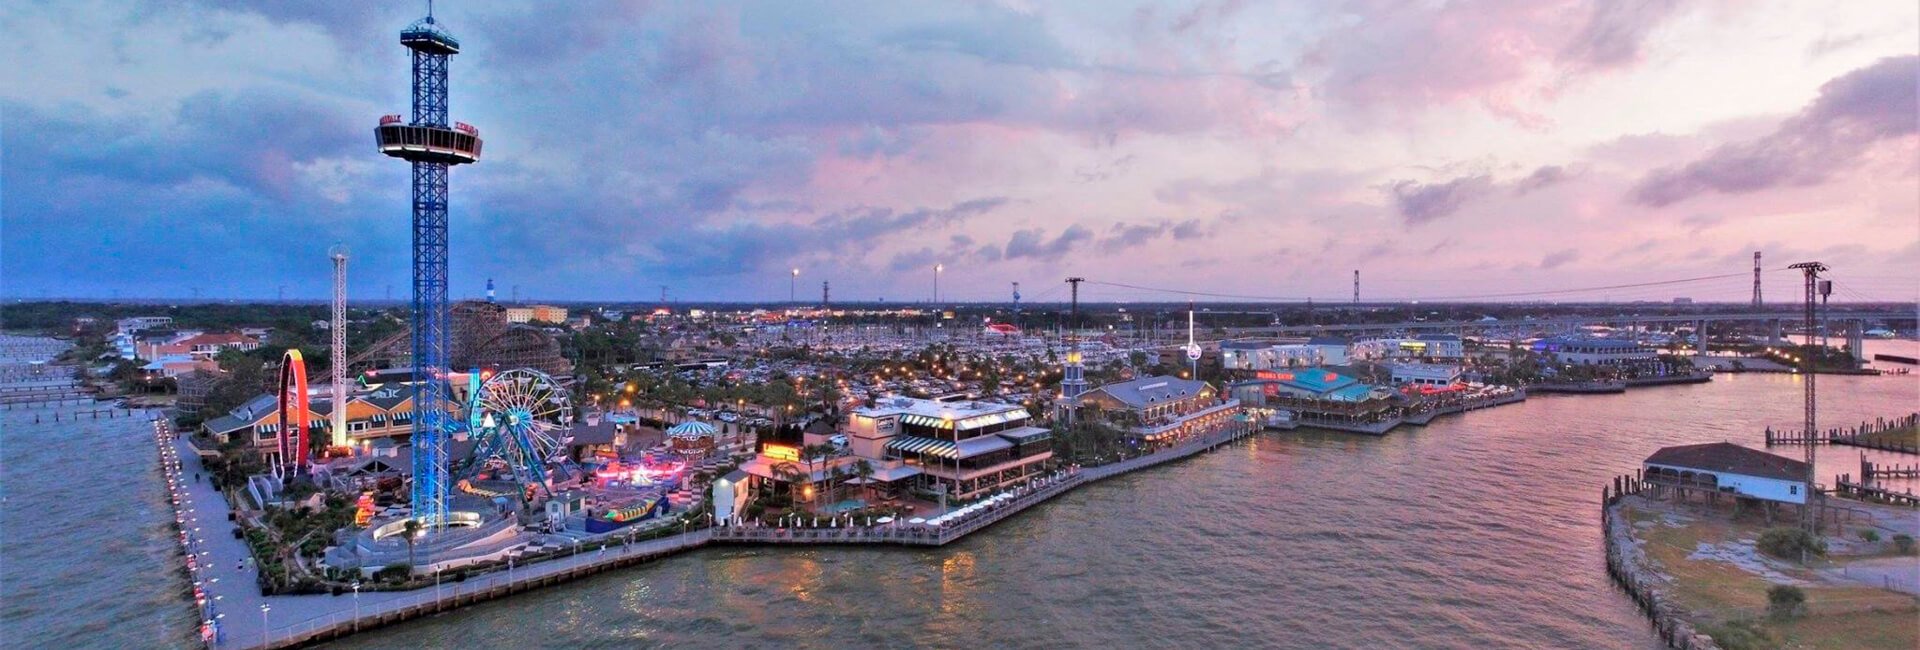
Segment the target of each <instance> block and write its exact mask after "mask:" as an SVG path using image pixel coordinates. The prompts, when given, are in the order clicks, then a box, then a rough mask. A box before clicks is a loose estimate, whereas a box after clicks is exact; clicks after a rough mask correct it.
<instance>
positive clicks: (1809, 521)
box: [1787, 262, 1827, 534]
mask: <svg viewBox="0 0 1920 650" xmlns="http://www.w3.org/2000/svg"><path fill="white" fill-rule="evenodd" d="M1787 268H1792V269H1800V270H1801V271H1803V272H1805V274H1806V290H1807V295H1806V312H1805V314H1804V316H1805V320H1804V322H1803V326H1804V327H1806V335H1807V344H1806V346H1805V347H1803V348H1802V349H1801V350H1800V374H1801V378H1800V379H1801V381H1802V382H1804V383H1802V384H1801V397H1802V402H1803V403H1802V407H1803V411H1804V415H1805V421H1804V422H1803V425H1804V426H1805V427H1806V429H1805V431H1806V434H1807V445H1806V446H1807V503H1806V505H1803V506H1801V507H1800V527H1801V528H1803V529H1805V530H1806V531H1807V533H1808V534H1812V533H1813V529H1814V525H1815V523H1817V520H1816V519H1815V518H1814V516H1813V502H1814V498H1815V497H1817V496H1819V491H1818V490H1815V489H1814V487H1813V486H1814V471H1815V470H1814V468H1813V461H1814V457H1815V453H1814V450H1816V449H1819V448H1820V446H1819V445H1816V444H1814V441H1815V436H1817V435H1819V429H1818V426H1819V422H1818V419H1817V418H1816V417H1815V409H1814V407H1815V404H1817V403H1818V401H1819V400H1818V397H1819V391H1818V387H1817V382H1816V381H1815V380H1816V378H1817V377H1819V375H1816V374H1814V364H1813V351H1814V340H1813V334H1814V332H1813V328H1814V326H1815V325H1816V324H1817V321H1816V319H1815V318H1814V307H1813V298H1814V293H1815V292H1816V291H1817V290H1818V287H1819V283H1820V272H1822V271H1825V270H1827V265H1825V264H1821V263H1819V262H1801V263H1799V264H1794V265H1792V266H1789V267H1787Z"/></svg>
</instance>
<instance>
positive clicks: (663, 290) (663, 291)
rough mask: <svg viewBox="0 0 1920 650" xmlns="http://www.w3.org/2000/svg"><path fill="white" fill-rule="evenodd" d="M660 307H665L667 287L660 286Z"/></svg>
mask: <svg viewBox="0 0 1920 650" xmlns="http://www.w3.org/2000/svg"><path fill="white" fill-rule="evenodd" d="M660 306H662V307H665V306H667V285H664V284H663V285H660Z"/></svg>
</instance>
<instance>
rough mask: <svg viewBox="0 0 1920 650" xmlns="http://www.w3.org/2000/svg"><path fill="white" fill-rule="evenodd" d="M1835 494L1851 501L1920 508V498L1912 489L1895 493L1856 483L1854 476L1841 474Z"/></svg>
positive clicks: (1834, 488)
mask: <svg viewBox="0 0 1920 650" xmlns="http://www.w3.org/2000/svg"><path fill="white" fill-rule="evenodd" d="M1833 492H1834V494H1837V495H1839V496H1843V497H1847V498H1850V499H1859V500H1861V501H1872V502H1876V503H1886V504H1892V505H1896V506H1906V507H1909V508H1920V496H1917V495H1915V494H1914V493H1913V490H1912V489H1911V488H1909V489H1907V490H1906V491H1904V492H1895V491H1893V490H1889V489H1887V488H1883V487H1879V486H1876V485H1871V484H1868V483H1865V482H1856V481H1854V480H1853V475H1852V474H1841V475H1840V476H1839V478H1836V479H1834V481H1833Z"/></svg>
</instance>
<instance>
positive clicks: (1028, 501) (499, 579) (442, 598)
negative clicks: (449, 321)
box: [154, 420, 1258, 650]
mask: <svg viewBox="0 0 1920 650" xmlns="http://www.w3.org/2000/svg"><path fill="white" fill-rule="evenodd" d="M1257 432H1258V430H1257V428H1256V427H1253V426H1252V425H1246V426H1229V427H1225V428H1223V429H1222V430H1220V431H1216V432H1213V433H1210V434H1206V435H1203V436H1200V437H1197V438H1195V439H1193V440H1189V441H1187V442H1185V443H1182V444H1180V445H1177V446H1174V447H1171V448H1168V449H1165V450H1162V451H1160V452H1156V453H1153V454H1148V455H1145V456H1138V457H1134V458H1130V459H1127V460H1123V461H1119V462H1115V463H1110V464H1107V465H1102V466H1100V467H1095V468H1087V469H1080V470H1077V471H1071V472H1068V473H1066V474H1064V475H1063V476H1061V477H1059V478H1055V479H1052V480H1051V481H1050V482H1048V483H1047V484H1045V485H1043V486H1041V487H1037V488H1032V489H1028V490H1025V491H1022V492H1020V493H1019V494H1018V495H1017V496H1016V497H1015V498H1013V499H1011V500H1008V501H1005V502H1002V503H1000V504H997V507H993V508H989V509H985V510H981V511H979V512H976V513H975V514H973V515H971V516H968V517H965V518H962V519H959V520H956V521H952V522H948V523H947V524H946V525H944V526H938V527H933V526H854V527H844V528H777V527H733V528H728V527H718V528H705V529H698V530H693V531H689V532H687V533H683V534H680V535H672V536H667V537H661V538H658V539H653V540H647V541H643V542H634V543H632V544H630V545H621V544H609V545H608V546H607V547H606V548H604V549H601V548H595V547H588V548H582V549H580V550H579V551H578V552H577V553H576V554H574V555H571V556H564V557H557V558H552V559H548V560H543V561H539V562H534V563H530V564H528V565H526V566H522V567H515V568H513V569H511V570H510V571H496V572H492V573H485V574H479V575H471V576H469V577H467V578H466V579H465V580H463V581H459V582H455V581H452V580H448V581H445V582H442V583H440V584H438V585H436V586H434V587H423V588H420V589H415V590H412V591H368V590H362V591H360V592H359V593H357V594H355V593H352V592H348V593H343V594H341V595H338V596H335V595H326V594H311V595H275V596H263V595H262V594H261V593H260V588H259V585H258V582H257V580H256V577H255V569H254V567H253V562H252V559H251V553H250V551H249V550H248V548H247V546H246V543H245V542H244V541H242V540H240V539H238V538H236V537H235V536H234V532H233V531H234V530H235V524H234V522H232V521H228V520H227V518H226V515H225V513H226V512H228V511H229V507H228V504H227V503H226V501H225V497H224V496H223V495H221V494H220V493H219V492H218V491H217V490H215V489H214V488H213V486H212V484H211V483H210V482H209V480H208V478H207V477H208V476H210V473H209V472H207V471H206V470H205V469H204V468H203V467H202V466H201V464H200V463H201V459H200V458H199V457H198V456H196V455H195V454H194V453H192V449H191V448H190V447H189V445H188V444H187V442H186V440H185V439H184V438H176V437H175V436H173V435H172V432H171V428H170V427H169V426H168V425H167V424H166V423H165V421H164V420H156V421H155V422H154V433H155V439H156V442H157V443H158V447H159V449H160V453H161V456H162V466H163V467H164V468H166V473H167V479H168V484H169V490H170V491H171V493H172V496H173V497H174V500H175V502H176V505H175V509H176V512H177V515H178V517H177V520H178V521H179V522H180V525H181V528H182V532H183V534H182V536H181V539H182V543H183V546H184V547H185V548H186V549H187V551H188V552H189V553H192V554H193V556H194V558H193V560H192V561H191V562H190V563H189V567H190V569H189V572H190V574H191V577H192V580H193V582H194V584H195V586H196V587H198V588H199V590H200V594H199V595H200V597H202V598H204V600H200V601H199V602H200V603H202V604H197V605H196V608H197V609H198V611H199V614H200V615H201V616H202V617H203V619H204V620H203V622H204V623H209V624H211V625H212V628H211V629H215V630H217V633H216V634H215V638H214V639H211V640H210V642H209V643H208V647H210V648H215V649H217V650H225V649H229V648H231V649H254V648H284V647H293V646H300V645H306V644H311V643H316V642H319V641H324V640H328V639H335V638H340V637H343V636H346V635H350V634H353V633H355V632H357V631H359V630H362V629H368V628H373V627H379V626H383V625H389V624H393V623H397V622H400V621H405V620H408V619H413V618H418V617H421V616H428V615H432V614H435V613H439V612H443V611H447V610H450V609H453V608H456V607H460V606H464V605H468V604H472V603H477V602H481V601H485V600H491V599H494V598H499V597H502V596H507V595H510V594H515V593H519V592H523V591H528V590H531V589H538V588H541V587H546V586H550V585H555V584H559V583H563V582H567V581H570V580H574V579H577V578H580V577H584V576H587V575H590V574H593V573H598V572H601V571H606V570H610V569H616V568H620V567H625V566H629V565H633V564H639V563H643V562H648V561H652V560H655V559H658V558H661V557H665V556H668V555H672V554H675V553H680V552H684V551H689V550H693V549H697V548H700V547H702V546H705V545H707V544H709V543H715V542H723V543H724V542H732V543H749V544H754V543H774V544H834V543H840V544H907V545H918V546H939V545H943V544H947V543H951V542H954V541H957V540H959V539H961V538H963V537H965V536H967V535H968V534H971V533H974V532H977V531H979V530H982V529H985V528H987V527H988V526H991V525H993V524H994V523H997V522H999V521H1002V520H1004V519H1006V518H1007V517H1011V516H1013V515H1015V514H1018V513H1019V512H1021V511H1024V510H1026V509H1027V508H1030V507H1032V506H1034V505H1038V504H1040V503H1042V502H1045V501H1047V500H1048V499H1051V498H1053V497H1055V496H1059V495H1061V494H1064V493H1066V492H1068V491H1070V490H1072V489H1074V488H1077V487H1079V486H1082V485H1085V484H1087V483H1091V482H1094V481H1098V480H1101V479H1105V478H1109V477H1113V476H1118V475H1120V474H1124V473H1127V472H1131V471H1135V470H1140V469H1145V468H1148V467H1152V466H1155V465H1159V464H1162V463H1167V462H1171V461H1174V460H1179V459H1182V458H1186V457H1189V456H1192V455H1194V454H1197V453H1200V452H1203V451H1207V450H1210V449H1213V448H1216V447H1219V446H1221V445H1224V444H1228V443H1231V442H1233V441H1235V440H1238V439H1241V438H1244V437H1247V436H1250V435H1253V434H1255V433H1257ZM196 474H198V477H197V478H196V476H195V475H196Z"/></svg>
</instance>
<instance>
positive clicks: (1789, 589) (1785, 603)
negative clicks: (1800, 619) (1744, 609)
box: [1767, 585, 1807, 619]
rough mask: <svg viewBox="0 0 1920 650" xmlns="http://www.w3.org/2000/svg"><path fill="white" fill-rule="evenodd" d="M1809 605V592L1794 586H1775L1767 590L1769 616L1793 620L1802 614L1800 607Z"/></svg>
mask: <svg viewBox="0 0 1920 650" xmlns="http://www.w3.org/2000/svg"><path fill="white" fill-rule="evenodd" d="M1805 604H1807V592H1805V591H1801V589H1800V588H1799V587H1795V586H1793V585H1774V586H1772V587H1769V588H1767V614H1768V615H1769V616H1772V617H1774V618H1776V619H1787V618H1793V616H1794V615H1795V614H1798V613H1800V607H1801V606H1802V605H1805Z"/></svg>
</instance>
